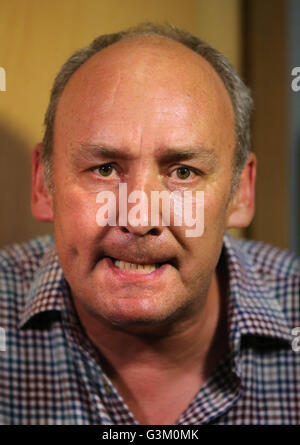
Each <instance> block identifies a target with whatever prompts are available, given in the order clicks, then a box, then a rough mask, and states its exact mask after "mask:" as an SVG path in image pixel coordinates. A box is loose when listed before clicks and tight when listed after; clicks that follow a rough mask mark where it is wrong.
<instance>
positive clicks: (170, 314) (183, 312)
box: [92, 299, 194, 332]
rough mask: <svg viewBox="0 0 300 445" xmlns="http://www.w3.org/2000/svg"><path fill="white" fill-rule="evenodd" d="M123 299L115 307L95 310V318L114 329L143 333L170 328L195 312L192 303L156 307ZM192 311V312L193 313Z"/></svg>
mask: <svg viewBox="0 0 300 445" xmlns="http://www.w3.org/2000/svg"><path fill="white" fill-rule="evenodd" d="M130 300H131V301H128V299H122V300H121V301H119V302H118V304H115V305H114V306H113V307H111V308H109V307H105V308H93V309H92V313H93V315H94V317H97V318H98V319H99V320H100V319H101V320H102V322H104V324H106V325H109V326H110V327H112V328H115V329H120V330H124V331H128V332H142V331H145V332H147V331H152V330H153V329H154V330H155V329H156V330H158V331H159V330H160V328H170V327H171V326H173V325H174V324H175V323H176V322H178V321H180V320H181V321H182V320H184V319H187V318H190V317H191V313H193V312H194V308H193V307H192V306H193V305H192V302H189V301H188V302H184V303H181V304H179V305H175V304H173V305H172V306H171V307H167V306H164V307H163V306H162V305H160V306H159V305H157V304H156V305H155V306H154V304H153V301H152V302H151V303H149V302H147V301H145V300H144V301H139V302H137V300H136V299H135V300H134V299H130ZM191 309H192V311H191Z"/></svg>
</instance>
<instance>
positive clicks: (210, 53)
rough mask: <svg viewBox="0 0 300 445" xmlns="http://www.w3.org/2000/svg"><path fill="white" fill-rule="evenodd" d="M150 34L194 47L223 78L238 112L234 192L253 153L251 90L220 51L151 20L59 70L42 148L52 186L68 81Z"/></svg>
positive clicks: (100, 41) (102, 39) (101, 40)
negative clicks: (121, 45)
mask: <svg viewBox="0 0 300 445" xmlns="http://www.w3.org/2000/svg"><path fill="white" fill-rule="evenodd" d="M151 35H154V36H160V37H165V38H168V39H172V40H174V41H176V42H178V43H181V44H183V45H185V46H186V47H188V48H190V49H191V50H193V51H195V52H196V53H197V54H199V55H201V56H202V57H203V58H204V59H206V60H207V62H208V63H210V65H211V66H212V67H213V68H214V69H215V71H216V72H217V73H218V74H219V76H220V78H221V79H222V81H223V83H224V85H225V87H226V89H227V91H228V93H229V96H230V98H231V102H232V106H233V110H234V114H235V131H236V147H235V155H234V160H233V161H234V165H233V180H232V194H233V193H234V191H235V190H236V187H237V185H238V182H239V176H240V174H241V172H242V170H243V168H244V166H245V164H246V161H247V159H248V156H249V153H250V144H251V140H250V114H251V110H252V98H251V94H250V90H249V89H248V88H247V87H246V86H245V84H244V83H243V81H242V80H241V79H240V77H239V76H238V74H237V73H236V71H235V70H234V68H233V67H232V66H231V65H230V63H229V62H228V61H227V59H226V58H225V57H224V56H223V54H221V53H220V52H219V51H217V50H216V49H214V48H212V47H211V46H210V45H208V44H207V43H205V42H203V41H202V40H200V39H198V38H197V37H195V36H193V35H192V34H190V33H189V32H187V31H185V30H182V29H179V28H176V27H175V26H173V25H169V24H165V25H160V24H155V23H150V22H149V23H141V24H139V25H137V26H135V27H132V28H129V29H127V30H125V31H121V32H118V33H114V34H106V35H101V36H99V37H97V38H96V39H95V40H94V41H93V42H92V43H91V44H90V45H89V46H87V47H84V48H82V49H79V50H78V51H76V52H75V53H74V54H73V55H72V56H71V57H70V58H69V59H68V60H67V61H66V62H65V64H64V65H63V66H62V68H61V70H60V71H59V73H58V74H57V76H56V78H55V81H54V85H53V88H52V90H51V96H50V102H49V106H48V109H47V112H46V115H45V120H44V124H45V127H46V129H45V133H44V137H43V151H42V160H43V164H44V175H45V178H46V181H47V184H48V186H49V187H50V188H51V185H52V152H53V132H54V119H55V112H56V108H57V104H58V101H59V98H60V96H61V94H62V92H63V90H64V88H65V86H66V83H67V82H68V80H69V79H70V77H71V76H72V74H73V73H74V72H75V71H76V70H77V69H78V68H79V67H80V66H81V65H82V64H84V63H85V62H86V61H87V60H88V59H89V58H90V57H92V56H93V55H94V54H96V53H98V52H99V51H101V50H102V49H104V48H107V47H108V46H110V45H112V44H114V43H116V42H119V41H121V40H127V39H133V38H137V37H141V36H151Z"/></svg>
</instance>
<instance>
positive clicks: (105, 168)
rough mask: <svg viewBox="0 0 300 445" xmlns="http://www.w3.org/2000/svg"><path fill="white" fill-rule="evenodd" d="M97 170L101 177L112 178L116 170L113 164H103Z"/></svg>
mask: <svg viewBox="0 0 300 445" xmlns="http://www.w3.org/2000/svg"><path fill="white" fill-rule="evenodd" d="M95 170H96V171H97V172H98V173H99V174H100V175H101V176H111V174H112V173H113V171H114V170H115V168H114V167H113V166H112V165H111V164H103V165H100V166H99V167H96V168H95Z"/></svg>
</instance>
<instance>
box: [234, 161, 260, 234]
mask: <svg viewBox="0 0 300 445" xmlns="http://www.w3.org/2000/svg"><path fill="white" fill-rule="evenodd" d="M256 164H257V161H256V156H255V154H254V153H250V155H249V157H248V161H247V164H246V166H245V168H244V170H243V171H242V173H241V176H240V180H239V185H238V187H237V190H236V192H235V194H234V196H233V198H232V199H231V202H230V203H229V206H228V217H227V229H232V228H242V227H247V226H248V225H249V224H250V223H251V221H252V218H253V215H254V208H255V179H256Z"/></svg>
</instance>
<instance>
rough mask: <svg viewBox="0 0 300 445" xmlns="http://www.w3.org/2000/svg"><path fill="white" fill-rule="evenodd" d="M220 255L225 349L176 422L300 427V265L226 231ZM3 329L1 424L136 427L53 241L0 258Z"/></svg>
mask: <svg viewBox="0 0 300 445" xmlns="http://www.w3.org/2000/svg"><path fill="white" fill-rule="evenodd" d="M222 255H223V256H224V259H225V261H226V264H227V269H228V273H229V295H228V301H227V320H228V326H229V345H228V352H227V355H226V357H224V359H223V361H221V362H220V363H219V365H218V367H217V368H216V370H215V372H214V373H213V374H212V375H211V376H210V378H209V379H208V380H207V381H206V383H205V384H204V385H203V386H202V387H201V388H200V389H199V392H198V393H197V394H196V395H195V397H194V399H193V401H192V402H191V403H190V405H189V406H188V407H187V409H186V410H185V411H184V412H183V413H182V414H181V415H180V417H179V418H178V419H177V422H176V424H177V425H199V424H223V425H224V424H235V425H237V424H300V351H299V352H296V349H300V348H297V347H296V348H295V347H292V344H296V343H297V338H295V337H294V336H293V335H292V329H293V328H295V327H298V326H300V310H299V309H300V308H299V306H300V298H299V294H300V292H299V276H300V270H299V261H298V260H297V258H296V257H294V256H293V255H292V254H290V253H288V252H285V251H281V250H279V249H276V248H273V247H271V246H268V245H265V244H262V243H256V242H251V241H236V240H234V239H232V238H231V237H230V236H229V235H227V234H226V235H225V237H224V245H223V250H222ZM0 328H1V330H0V335H2V347H1V342H0V347H1V348H0V424H48V425H54V424H55V425H59V424H73V425H74V424H81V425H83V424H103V425H114V424H119V425H121V424H123V425H125V424H126V425H129V424H134V425H137V424H138V422H137V421H136V420H135V418H134V416H133V414H132V413H131V412H130V411H129V409H128V407H127V405H126V404H125V403H124V401H123V399H122V396H121V395H120V394H119V393H118V391H117V390H116V388H115V387H114V386H113V385H112V383H111V382H110V380H109V378H108V377H107V376H106V375H105V373H104V371H103V370H102V369H101V356H100V352H99V351H98V350H97V349H96V348H95V347H94V346H93V344H92V343H91V342H90V341H89V339H88V338H87V336H86V335H85V333H84V331H83V329H82V327H81V324H80V322H79V320H78V318H77V315H76V312H75V309H74V306H73V304H72V299H71V298H70V291H69V287H68V284H67V283H66V281H65V279H64V275H63V271H62V268H61V266H60V265H59V262H58V258H57V255H56V252H55V245H54V242H53V239H52V238H51V237H50V236H46V237H40V238H36V239H34V240H31V241H29V242H27V243H24V244H21V245H13V246H9V247H7V248H5V249H3V250H2V251H0ZM4 332H5V344H6V348H4V346H5V345H4ZM298 335H299V334H298ZM294 342H296V343H294ZM299 345H300V341H299V342H298V346H299ZM296 346H297V344H296ZM4 349H5V350H4Z"/></svg>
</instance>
